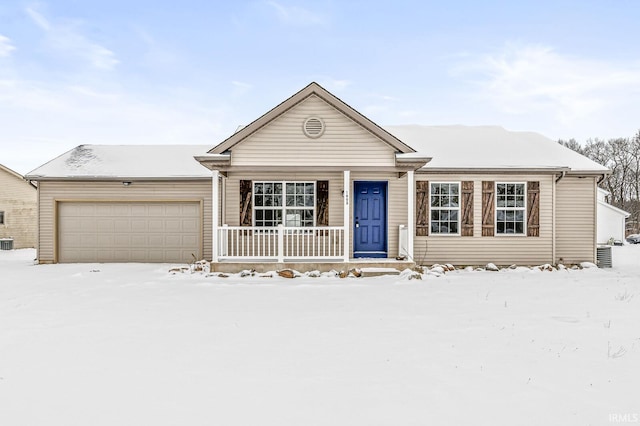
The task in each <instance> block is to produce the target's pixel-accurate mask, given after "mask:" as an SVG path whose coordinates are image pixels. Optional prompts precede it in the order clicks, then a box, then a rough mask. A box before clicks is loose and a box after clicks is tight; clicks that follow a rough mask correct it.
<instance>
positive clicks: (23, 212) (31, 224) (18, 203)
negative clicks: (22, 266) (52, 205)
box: [0, 169, 38, 249]
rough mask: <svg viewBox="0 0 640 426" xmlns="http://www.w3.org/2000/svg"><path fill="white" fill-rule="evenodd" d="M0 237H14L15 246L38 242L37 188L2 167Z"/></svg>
mask: <svg viewBox="0 0 640 426" xmlns="http://www.w3.org/2000/svg"><path fill="white" fill-rule="evenodd" d="M0 211H3V212H4V224H1V225H0V238H13V248H16V249H20V248H31V247H35V246H36V244H37V235H38V234H37V229H38V222H37V190H36V189H35V188H34V187H33V185H31V184H30V183H29V182H27V181H25V180H24V179H21V178H20V177H18V176H16V175H14V174H12V173H9V172H7V171H5V170H3V169H0Z"/></svg>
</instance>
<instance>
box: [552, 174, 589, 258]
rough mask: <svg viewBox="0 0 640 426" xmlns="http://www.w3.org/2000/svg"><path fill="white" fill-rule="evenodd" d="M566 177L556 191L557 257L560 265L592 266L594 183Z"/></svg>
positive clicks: (585, 179) (585, 178)
mask: <svg viewBox="0 0 640 426" xmlns="http://www.w3.org/2000/svg"><path fill="white" fill-rule="evenodd" d="M595 179H596V178H594V177H584V178H578V177H573V176H566V177H564V178H563V179H561V180H560V182H558V184H557V187H556V205H557V208H556V229H557V232H556V235H557V237H556V257H557V260H558V262H560V263H567V264H572V263H579V262H585V261H587V262H595V257H596V248H595V247H596V244H595V243H596V241H595V240H596V238H595V235H596V222H597V221H596V196H597V191H596V182H595Z"/></svg>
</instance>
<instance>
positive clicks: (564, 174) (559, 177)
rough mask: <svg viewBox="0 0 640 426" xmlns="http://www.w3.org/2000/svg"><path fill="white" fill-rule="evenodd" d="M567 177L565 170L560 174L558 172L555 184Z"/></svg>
mask: <svg viewBox="0 0 640 426" xmlns="http://www.w3.org/2000/svg"><path fill="white" fill-rule="evenodd" d="M566 175H567V172H566V171H565V170H563V171H562V172H560V176H558V178H557V179H556V183H558V182H560V180H561V179H562V178H563V177H565V176H566Z"/></svg>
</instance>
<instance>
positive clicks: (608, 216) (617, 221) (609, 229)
mask: <svg viewBox="0 0 640 426" xmlns="http://www.w3.org/2000/svg"><path fill="white" fill-rule="evenodd" d="M610 194H611V193H610V192H609V191H607V190H604V189H602V188H598V234H597V235H598V239H597V242H598V244H608V243H609V242H610V241H611V240H613V241H616V240H618V241H624V239H625V236H626V234H625V229H626V226H625V223H626V219H627V218H628V217H629V216H631V213H629V212H626V211H624V210H622V209H619V208H617V207H614V206H612V205H611V204H609V203H607V201H606V198H607V196H608V195H610Z"/></svg>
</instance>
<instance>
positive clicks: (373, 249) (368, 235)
mask: <svg viewBox="0 0 640 426" xmlns="http://www.w3.org/2000/svg"><path fill="white" fill-rule="evenodd" d="M353 189H354V193H355V201H354V206H353V256H354V257H387V182H378V181H375V182H374V181H361V182H354V183H353Z"/></svg>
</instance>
